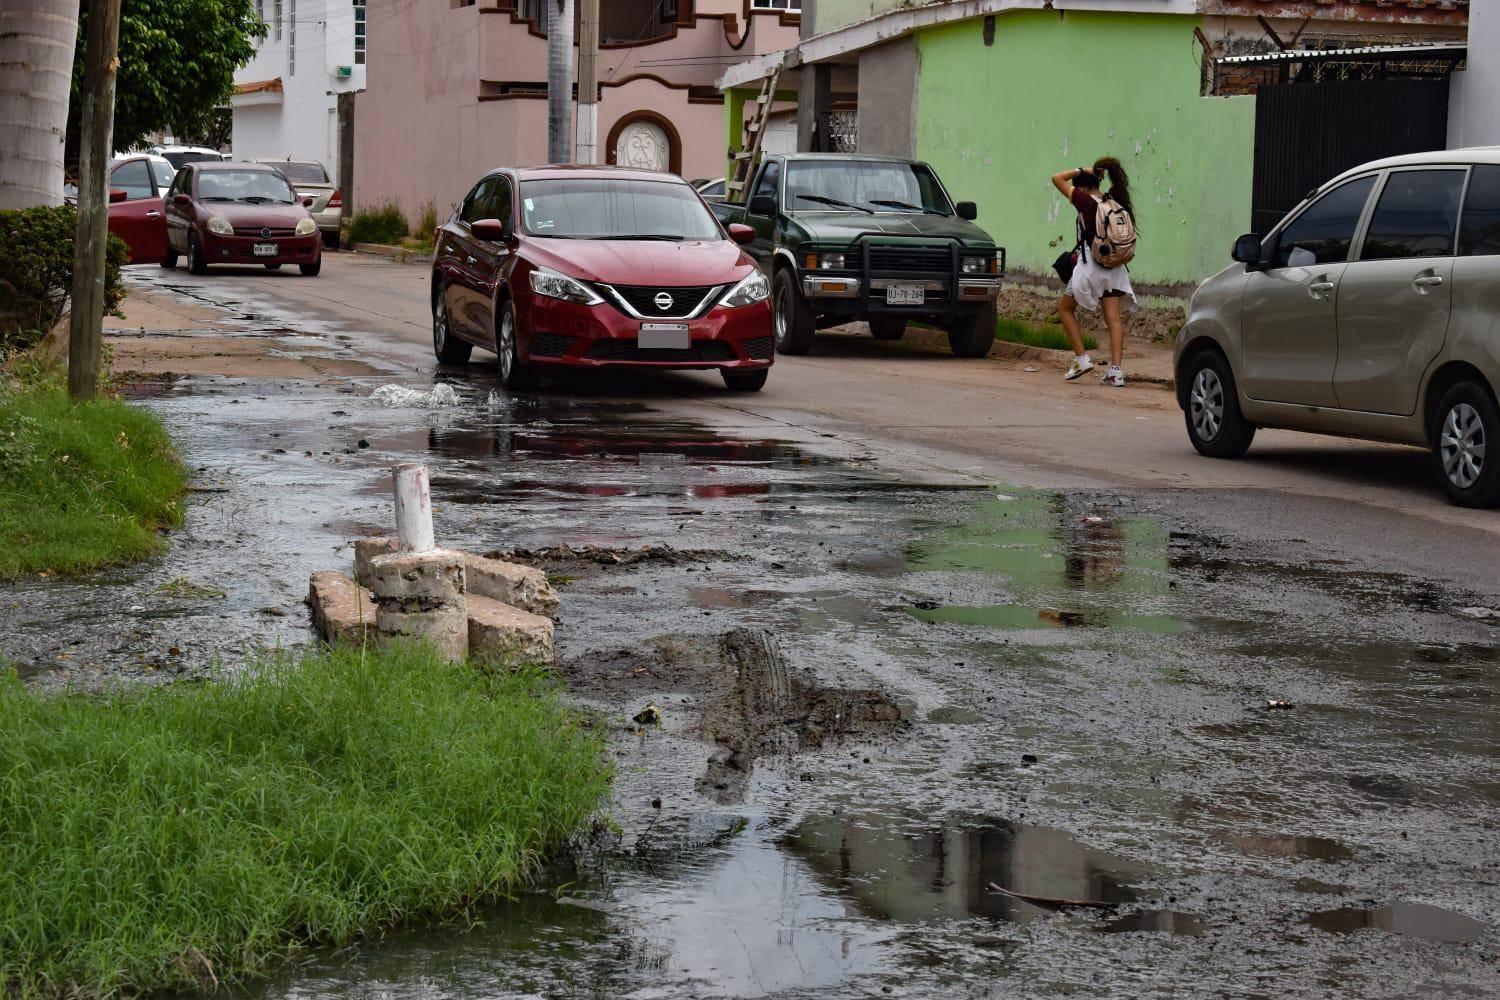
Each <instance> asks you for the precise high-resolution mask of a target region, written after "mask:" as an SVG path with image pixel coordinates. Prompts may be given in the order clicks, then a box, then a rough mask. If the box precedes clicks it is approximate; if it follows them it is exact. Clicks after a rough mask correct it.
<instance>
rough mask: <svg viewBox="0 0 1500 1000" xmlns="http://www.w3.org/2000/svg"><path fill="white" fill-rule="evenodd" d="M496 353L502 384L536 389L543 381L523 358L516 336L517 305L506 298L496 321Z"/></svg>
mask: <svg viewBox="0 0 1500 1000" xmlns="http://www.w3.org/2000/svg"><path fill="white" fill-rule="evenodd" d="M495 354H496V355H497V356H498V357H499V358H500V384H501V385H503V386H505V388H507V389H535V388H536V387H537V385H538V384H540V382H541V377H540V376H539V375H538V374H537V370H536V369H535V368H533V367H532V366H531V365H528V364H527V363H526V362H524V361H522V360H521V343H520V338H518V337H517V336H516V305H515V303H514V302H511V301H509V300H506V302H505V304H504V305H503V306H501V307H500V316H499V317H498V319H497V320H496V322H495Z"/></svg>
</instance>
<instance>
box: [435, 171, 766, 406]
mask: <svg viewBox="0 0 1500 1000" xmlns="http://www.w3.org/2000/svg"><path fill="white" fill-rule="evenodd" d="M754 235H755V234H754V231H753V230H752V229H750V228H749V227H748V226H732V227H730V230H729V231H728V232H726V231H725V230H724V228H723V227H722V226H720V225H719V222H718V220H717V219H716V218H715V217H714V214H713V213H712V212H711V211H709V209H708V206H706V205H705V204H704V203H703V200H702V199H701V198H699V197H698V194H697V192H695V191H694V190H693V189H692V187H691V186H690V185H688V183H687V182H686V181H684V180H682V179H681V178H680V177H676V176H674V175H672V174H664V173H658V172H655V171H648V170H632V169H624V168H614V167H610V168H603V167H589V166H551V167H532V168H517V169H504V170H496V171H493V172H492V173H490V174H489V175H487V176H486V177H484V179H482V180H481V181H480V182H479V183H478V184H476V185H475V186H474V189H473V190H472V191H470V192H469V194H468V196H467V197H465V198H464V200H463V203H462V204H460V205H459V206H458V208H456V209H454V211H453V214H452V216H450V217H449V219H448V221H447V222H445V223H443V225H442V226H440V227H439V228H438V231H437V234H436V243H437V248H436V253H435V255H434V257H433V269H432V345H433V350H434V351H435V353H436V354H437V357H438V360H439V361H440V362H442V363H443V364H450V365H454V364H463V363H464V362H466V361H468V359H469V353H470V352H471V351H472V350H473V349H474V347H476V346H478V347H482V348H484V349H486V350H490V351H494V352H495V354H497V355H498V356H499V358H500V376H501V381H502V382H503V383H504V384H505V385H506V387H508V388H525V387H531V386H534V385H535V384H536V383H537V381H538V379H539V377H540V375H541V374H542V373H543V372H544V371H547V370H551V371H560V370H563V369H590V368H608V367H616V366H635V367H640V368H698V369H717V370H718V371H719V372H720V373H721V374H722V375H723V377H724V383H725V384H726V385H727V386H728V387H729V388H731V389H735V390H741V391H748V392H754V391H756V390H758V389H760V388H761V387H762V386H763V385H765V383H766V374H767V371H768V370H769V369H770V367H771V361H772V341H771V308H770V304H769V302H768V299H769V293H770V286H769V284H768V283H767V281H766V279H765V276H764V275H762V274H761V272H760V271H759V270H758V269H757V268H756V266H755V262H754V261H753V260H752V259H751V258H750V257H749V256H748V255H747V254H746V253H745V252H744V251H743V250H742V249H741V248H740V246H739V245H738V244H739V243H743V242H747V241H748V240H750V239H753V238H754Z"/></svg>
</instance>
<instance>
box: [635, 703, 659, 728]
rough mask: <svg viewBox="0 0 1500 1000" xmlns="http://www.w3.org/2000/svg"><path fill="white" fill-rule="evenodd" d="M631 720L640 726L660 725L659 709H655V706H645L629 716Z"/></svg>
mask: <svg viewBox="0 0 1500 1000" xmlns="http://www.w3.org/2000/svg"><path fill="white" fill-rule="evenodd" d="M631 719H632V721H634V722H636V723H637V724H639V725H642V726H654V725H660V724H661V709H659V708H657V707H656V706H655V705H647V706H646V707H645V708H643V709H641V710H640V711H639V712H637V713H635V715H633V716H631Z"/></svg>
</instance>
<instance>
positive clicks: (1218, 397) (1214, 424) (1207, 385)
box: [1188, 367, 1224, 441]
mask: <svg viewBox="0 0 1500 1000" xmlns="http://www.w3.org/2000/svg"><path fill="white" fill-rule="evenodd" d="M1188 405H1189V406H1190V407H1191V408H1192V416H1193V428H1194V430H1196V431H1197V432H1198V436H1199V437H1200V438H1202V439H1203V440H1204V441H1212V440H1213V439H1214V438H1216V437H1218V435H1219V428H1220V427H1222V426H1223V424H1224V383H1223V382H1221V381H1219V373H1218V372H1216V371H1214V370H1213V369H1212V368H1208V367H1204V368H1200V369H1198V375H1197V377H1195V378H1194V379H1193V390H1192V394H1191V396H1190V398H1189V401H1188Z"/></svg>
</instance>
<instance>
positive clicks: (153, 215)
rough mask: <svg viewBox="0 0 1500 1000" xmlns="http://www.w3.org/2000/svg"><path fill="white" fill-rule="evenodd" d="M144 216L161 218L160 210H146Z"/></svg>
mask: <svg viewBox="0 0 1500 1000" xmlns="http://www.w3.org/2000/svg"><path fill="white" fill-rule="evenodd" d="M146 218H148V219H160V218H161V213H160V212H147V213H146Z"/></svg>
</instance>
